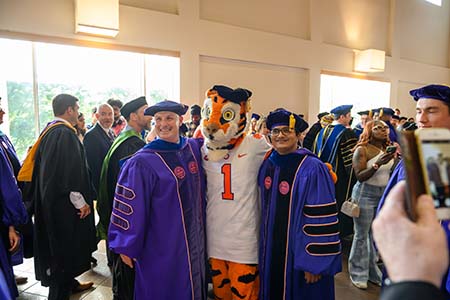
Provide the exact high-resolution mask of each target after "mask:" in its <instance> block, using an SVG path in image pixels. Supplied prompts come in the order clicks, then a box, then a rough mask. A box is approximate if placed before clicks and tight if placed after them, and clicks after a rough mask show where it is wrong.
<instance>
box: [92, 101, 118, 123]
mask: <svg viewBox="0 0 450 300" xmlns="http://www.w3.org/2000/svg"><path fill="white" fill-rule="evenodd" d="M95 116H96V117H97V120H98V122H99V123H100V125H102V127H103V128H111V126H112V124H113V121H114V112H113V109H112V107H111V106H110V105H109V104H102V105H100V106H99V108H98V110H97V113H96V114H95Z"/></svg>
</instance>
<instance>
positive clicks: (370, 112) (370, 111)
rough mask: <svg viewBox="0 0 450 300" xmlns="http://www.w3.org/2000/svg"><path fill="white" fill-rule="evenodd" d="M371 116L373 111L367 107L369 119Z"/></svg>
mask: <svg viewBox="0 0 450 300" xmlns="http://www.w3.org/2000/svg"><path fill="white" fill-rule="evenodd" d="M372 117H373V112H372V110H371V109H369V118H371V119H372Z"/></svg>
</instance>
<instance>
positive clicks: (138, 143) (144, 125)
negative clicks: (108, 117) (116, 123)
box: [97, 97, 152, 300]
mask: <svg viewBox="0 0 450 300" xmlns="http://www.w3.org/2000/svg"><path fill="white" fill-rule="evenodd" d="M147 106H148V105H147V101H146V99H145V97H139V98H137V99H134V100H132V101H130V102H127V103H126V104H125V105H124V106H123V107H122V108H121V110H120V112H121V114H122V116H123V117H124V118H125V119H126V121H127V124H128V125H127V127H126V128H125V129H124V130H123V131H122V132H121V133H120V135H119V136H118V137H117V139H116V140H115V141H114V143H113V144H112V146H111V148H110V149H109V151H108V153H107V154H106V157H105V159H104V161H103V166H102V172H101V175H100V185H99V192H98V197H97V212H98V215H99V217H100V222H99V224H98V225H97V235H98V237H99V238H100V239H107V232H108V226H109V221H110V218H111V212H112V210H113V202H114V193H115V189H116V184H117V179H118V178H119V172H120V168H121V160H124V159H127V158H129V157H130V156H132V155H133V154H134V153H136V152H137V151H138V150H139V149H141V148H142V147H144V146H145V142H144V140H143V139H142V136H141V132H142V131H143V130H150V122H151V119H152V117H151V116H145V115H144V111H145V109H146V108H147ZM107 245H108V243H107ZM107 248H108V247H107ZM106 251H107V254H108V259H111V263H112V265H113V271H112V273H113V299H115V300H128V299H129V300H133V297H134V281H135V274H134V270H133V269H132V268H130V267H129V266H127V265H126V264H124V263H123V262H122V260H121V259H120V256H119V255H118V254H115V253H113V252H111V251H110V250H109V249H107V250H106Z"/></svg>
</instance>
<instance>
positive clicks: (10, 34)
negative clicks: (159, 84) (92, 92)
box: [0, 30, 180, 57]
mask: <svg viewBox="0 0 450 300" xmlns="http://www.w3.org/2000/svg"><path fill="white" fill-rule="evenodd" d="M86 37H87V36H82V35H80V39H77V38H63V37H55V36H46V35H39V34H32V33H24V32H14V31H8V30H0V38H9V39H16V40H25V41H31V42H41V43H53V44H63V45H72V46H81V47H89V48H99V49H107V50H117V51H128V52H136V53H143V54H154V55H164V56H172V57H180V52H179V51H172V50H161V49H155V48H147V47H139V46H129V45H122V44H116V43H108V42H99V41H92V40H87V39H83V38H86Z"/></svg>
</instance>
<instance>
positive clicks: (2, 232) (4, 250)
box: [0, 147, 27, 299]
mask: <svg viewBox="0 0 450 300" xmlns="http://www.w3.org/2000/svg"><path fill="white" fill-rule="evenodd" d="M0 218H1V222H0V269H1V271H2V273H3V275H4V277H5V281H6V284H7V286H8V288H9V293H10V295H11V297H13V298H15V297H17V296H18V295H19V293H18V291H17V287H16V282H15V280H14V274H13V269H12V264H11V256H10V253H9V250H8V249H10V248H11V245H10V241H9V240H10V238H9V230H11V229H14V228H13V227H11V226H17V225H19V224H25V223H26V221H27V213H26V210H25V206H24V205H23V202H22V198H21V196H20V192H19V188H18V187H17V183H16V180H15V178H14V174H13V171H12V169H11V167H10V164H9V162H8V160H7V156H6V153H4V151H3V149H2V148H1V147H0ZM11 299H12V298H11Z"/></svg>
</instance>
